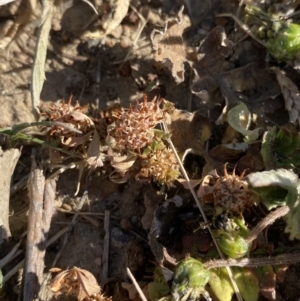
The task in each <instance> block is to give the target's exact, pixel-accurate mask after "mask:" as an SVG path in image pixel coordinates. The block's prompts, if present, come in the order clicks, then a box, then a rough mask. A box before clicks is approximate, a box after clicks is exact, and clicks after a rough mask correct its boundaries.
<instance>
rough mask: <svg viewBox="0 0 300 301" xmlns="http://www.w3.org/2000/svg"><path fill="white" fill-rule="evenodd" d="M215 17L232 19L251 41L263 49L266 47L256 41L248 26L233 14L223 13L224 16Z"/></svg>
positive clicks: (261, 42)
mask: <svg viewBox="0 0 300 301" xmlns="http://www.w3.org/2000/svg"><path fill="white" fill-rule="evenodd" d="M217 17H229V18H232V19H233V20H234V21H235V22H236V23H237V24H238V25H239V26H240V28H241V29H243V30H244V31H245V32H246V34H248V35H249V36H250V37H251V38H252V39H253V40H255V41H256V42H257V43H259V44H260V45H262V46H263V47H265V48H266V47H267V46H266V44H265V43H264V42H263V41H261V40H260V39H258V38H257V37H256V36H255V35H254V34H253V33H252V31H251V29H250V28H249V26H247V25H246V24H245V23H243V22H242V21H241V20H240V19H239V18H238V17H236V16H235V15H233V14H227V13H224V14H219V15H217Z"/></svg>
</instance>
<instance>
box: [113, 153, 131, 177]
mask: <svg viewBox="0 0 300 301" xmlns="http://www.w3.org/2000/svg"><path fill="white" fill-rule="evenodd" d="M136 158H137V156H136V155H125V156H121V157H113V159H112V161H111V166H112V167H113V168H114V169H115V171H116V172H117V173H119V174H120V175H122V176H124V175H125V173H126V172H127V171H128V170H129V168H130V167H131V166H132V165H133V164H134V162H135V160H136Z"/></svg>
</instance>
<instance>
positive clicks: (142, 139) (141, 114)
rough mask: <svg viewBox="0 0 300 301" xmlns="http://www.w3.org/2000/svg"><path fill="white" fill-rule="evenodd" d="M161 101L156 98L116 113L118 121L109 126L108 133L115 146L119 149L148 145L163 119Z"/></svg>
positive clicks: (145, 99) (133, 148)
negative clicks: (156, 127)
mask: <svg viewBox="0 0 300 301" xmlns="http://www.w3.org/2000/svg"><path fill="white" fill-rule="evenodd" d="M159 105H160V101H156V99H155V98H154V99H153V100H152V101H151V102H148V101H147V97H146V96H144V101H143V102H141V103H139V102H137V104H136V105H135V106H133V107H132V106H131V107H130V109H127V110H125V109H122V110H121V111H118V112H116V113H115V115H114V117H116V119H117V120H116V121H115V122H114V123H113V124H112V125H111V126H109V127H108V133H109V136H110V140H112V139H111V138H113V140H114V145H113V147H114V148H115V149H117V150H119V151H124V150H137V151H140V150H141V149H142V148H143V147H145V146H148V145H149V144H150V143H151V141H152V140H153V138H154V131H153V129H154V127H155V126H156V125H157V124H158V123H159V122H160V121H161V119H162V114H161V110H160V108H159Z"/></svg>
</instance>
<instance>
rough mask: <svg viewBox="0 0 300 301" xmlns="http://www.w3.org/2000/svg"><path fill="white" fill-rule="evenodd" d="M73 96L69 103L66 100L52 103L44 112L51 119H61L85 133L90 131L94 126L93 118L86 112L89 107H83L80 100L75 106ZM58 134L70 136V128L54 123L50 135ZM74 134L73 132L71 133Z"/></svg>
mask: <svg viewBox="0 0 300 301" xmlns="http://www.w3.org/2000/svg"><path fill="white" fill-rule="evenodd" d="M71 101H72V98H70V100H69V102H68V103H65V102H64V101H62V102H60V103H51V105H50V106H49V107H48V111H47V112H44V113H42V114H43V115H45V116H46V117H47V119H49V120H50V121H59V122H61V123H64V124H66V125H68V126H69V127H70V128H74V129H77V130H80V131H82V132H83V133H86V132H88V131H89V130H91V127H93V122H92V120H91V119H90V118H89V117H88V116H87V115H85V114H84V113H85V112H86V110H87V107H81V106H80V105H79V103H78V102H76V104H75V106H73V105H71ZM54 134H57V135H59V136H61V137H63V136H69V135H70V130H68V129H67V128H66V127H63V126H60V125H53V126H52V129H51V131H50V135H51V136H52V135H54ZM71 134H72V133H71Z"/></svg>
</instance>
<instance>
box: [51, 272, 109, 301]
mask: <svg viewBox="0 0 300 301" xmlns="http://www.w3.org/2000/svg"><path fill="white" fill-rule="evenodd" d="M51 271H52V272H56V271H57V269H56V268H54V269H52V270H51ZM50 288H51V291H52V292H53V293H54V295H55V296H56V297H57V296H59V295H62V294H65V295H74V296H76V297H77V299H78V300H79V301H82V300H84V301H92V300H97V301H105V300H107V299H106V298H105V297H104V296H102V295H101V294H100V292H101V288H100V286H99V285H98V283H97V280H96V279H95V277H94V275H93V274H91V273H90V272H89V271H87V270H83V269H79V268H76V267H74V268H72V269H70V270H65V271H62V272H60V273H59V274H58V275H57V276H56V277H55V278H54V279H53V281H52V283H51V285H50Z"/></svg>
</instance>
